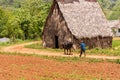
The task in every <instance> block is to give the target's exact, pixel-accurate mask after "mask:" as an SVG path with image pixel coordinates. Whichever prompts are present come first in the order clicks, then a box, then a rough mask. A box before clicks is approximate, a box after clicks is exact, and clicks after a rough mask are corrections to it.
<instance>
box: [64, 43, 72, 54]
mask: <svg viewBox="0 0 120 80" xmlns="http://www.w3.org/2000/svg"><path fill="white" fill-rule="evenodd" d="M62 46H63V48H64V54H66V55H72V54H71V48H72V46H73V43H72V42H69V41H66V42H63V44H62ZM66 50H67V53H66Z"/></svg>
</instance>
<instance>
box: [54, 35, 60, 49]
mask: <svg viewBox="0 0 120 80" xmlns="http://www.w3.org/2000/svg"><path fill="white" fill-rule="evenodd" d="M55 48H59V44H58V36H55Z"/></svg>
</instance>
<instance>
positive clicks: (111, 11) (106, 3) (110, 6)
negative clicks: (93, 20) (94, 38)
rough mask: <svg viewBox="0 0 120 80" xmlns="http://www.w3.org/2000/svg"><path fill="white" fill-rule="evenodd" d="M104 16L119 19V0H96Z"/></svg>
mask: <svg viewBox="0 0 120 80" xmlns="http://www.w3.org/2000/svg"><path fill="white" fill-rule="evenodd" d="M98 1H99V3H100V4H101V7H102V8H103V11H104V13H105V14H106V17H107V18H108V19H111V20H115V19H120V0H98Z"/></svg>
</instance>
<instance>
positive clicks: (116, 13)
mask: <svg viewBox="0 0 120 80" xmlns="http://www.w3.org/2000/svg"><path fill="white" fill-rule="evenodd" d="M98 1H99V3H100V4H101V7H102V8H103V11H104V12H105V14H106V16H107V18H108V19H119V17H120V6H119V5H120V0H98ZM51 3H52V0H0V37H8V38H11V39H12V40H13V41H14V40H15V39H22V40H26V39H35V38H40V37H41V34H42V29H43V26H44V23H45V20H46V17H47V15H48V13H49V10H50V6H51Z"/></svg>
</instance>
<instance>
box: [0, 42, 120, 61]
mask: <svg viewBox="0 0 120 80" xmlns="http://www.w3.org/2000/svg"><path fill="white" fill-rule="evenodd" d="M35 43H39V41H34V42H29V43H24V44H18V45H13V46H8V47H4V48H3V49H1V51H2V52H16V53H26V54H39V55H47V56H62V57H75V56H76V57H77V56H79V55H78V54H74V55H64V54H63V52H48V51H43V50H37V49H30V48H25V47H24V46H25V45H30V44H35ZM86 57H87V58H102V59H120V56H98V55H87V56H86Z"/></svg>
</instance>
